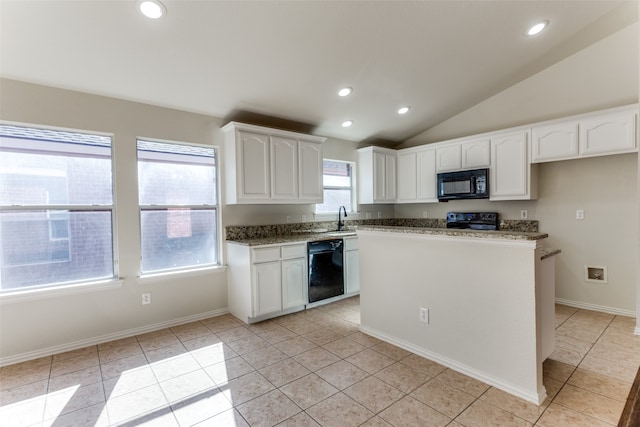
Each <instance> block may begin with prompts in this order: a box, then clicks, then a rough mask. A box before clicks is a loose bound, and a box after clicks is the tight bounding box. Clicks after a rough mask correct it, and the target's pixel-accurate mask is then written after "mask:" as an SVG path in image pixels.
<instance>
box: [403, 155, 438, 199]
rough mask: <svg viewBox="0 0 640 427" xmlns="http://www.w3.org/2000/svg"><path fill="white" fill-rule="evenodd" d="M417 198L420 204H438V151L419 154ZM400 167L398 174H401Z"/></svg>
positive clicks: (417, 160)
mask: <svg viewBox="0 0 640 427" xmlns="http://www.w3.org/2000/svg"><path fill="white" fill-rule="evenodd" d="M416 162H417V167H418V173H417V178H418V182H417V196H418V201H419V202H437V201H438V197H437V193H436V192H437V187H438V184H437V174H436V150H435V149H433V148H432V149H428V150H421V151H418V152H417V158H416ZM400 170H401V169H400V165H398V172H400Z"/></svg>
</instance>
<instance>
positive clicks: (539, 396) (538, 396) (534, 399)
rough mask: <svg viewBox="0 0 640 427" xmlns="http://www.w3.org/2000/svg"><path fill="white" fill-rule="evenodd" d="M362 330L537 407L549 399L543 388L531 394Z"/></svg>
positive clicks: (450, 360) (450, 361)
mask: <svg viewBox="0 0 640 427" xmlns="http://www.w3.org/2000/svg"><path fill="white" fill-rule="evenodd" d="M360 330H361V331H362V332H364V333H366V334H368V335H371V336H373V337H376V338H378V339H381V340H382V341H385V342H388V343H390V344H393V345H395V346H397V347H400V348H403V349H405V350H407V351H410V352H411V353H414V354H417V355H418V356H422V357H424V358H426V359H429V360H432V361H434V362H437V363H440V364H441V365H444V366H446V367H447V368H451V369H453V370H454V371H457V372H460V373H462V374H465V375H468V376H470V377H471V378H475V379H476V380H478V381H482V382H483V383H485V384H489V385H492V386H494V387H496V388H499V389H500V390H503V391H505V392H507V393H509V394H512V395H514V396H517V397H519V398H521V399H524V400H526V401H527V402H531V403H534V404H536V405H541V404H542V402H544V400H545V399H546V398H547V391H546V389H545V388H544V386H542V388H541V389H540V390H538V392H537V393H533V394H532V393H530V392H528V391H526V390H522V389H521V388H519V387H517V386H514V385H513V384H509V383H505V382H504V381H501V380H500V379H497V378H494V377H492V376H491V375H488V374H487V373H486V372H483V371H479V370H477V369H474V368H472V367H470V366H467V365H464V364H461V363H459V362H457V361H455V360H452V359H450V358H448V357H445V356H442V355H440V354H438V353H434V352H431V351H429V350H427V349H425V348H422V347H417V346H415V345H413V344H411V343H408V342H406V341H402V340H398V339H397V338H393V337H390V336H388V335H386V334H384V333H381V332H379V331H377V330H375V329H371V328H368V327H366V326H361V327H360Z"/></svg>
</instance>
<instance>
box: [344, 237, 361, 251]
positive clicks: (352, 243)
mask: <svg viewBox="0 0 640 427" xmlns="http://www.w3.org/2000/svg"><path fill="white" fill-rule="evenodd" d="M357 249H358V238H357V237H354V238H351V239H344V250H345V251H354V250H357Z"/></svg>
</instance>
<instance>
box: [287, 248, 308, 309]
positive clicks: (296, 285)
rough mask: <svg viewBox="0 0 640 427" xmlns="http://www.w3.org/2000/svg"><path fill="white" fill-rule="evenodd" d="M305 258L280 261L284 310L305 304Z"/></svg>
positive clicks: (306, 277)
mask: <svg viewBox="0 0 640 427" xmlns="http://www.w3.org/2000/svg"><path fill="white" fill-rule="evenodd" d="M307 280H308V275H307V260H306V258H296V259H287V260H283V261H282V308H283V309H284V310H286V309H288V308H291V307H296V306H299V305H305V304H306V303H307V302H308V301H307V292H306V290H307Z"/></svg>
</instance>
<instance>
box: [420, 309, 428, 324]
mask: <svg viewBox="0 0 640 427" xmlns="http://www.w3.org/2000/svg"><path fill="white" fill-rule="evenodd" d="M419 319H420V321H421V322H422V323H429V309H428V308H424V307H420V317H419Z"/></svg>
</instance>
